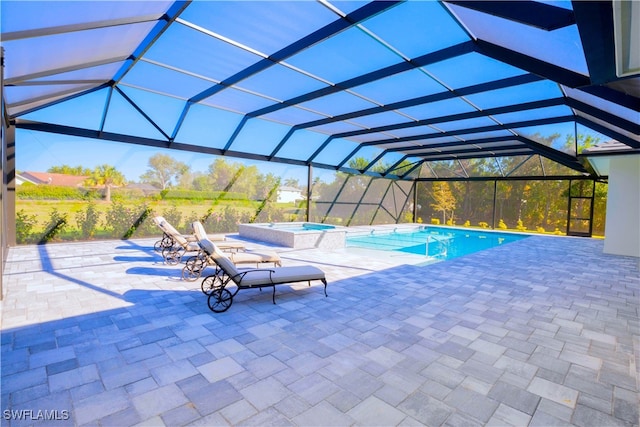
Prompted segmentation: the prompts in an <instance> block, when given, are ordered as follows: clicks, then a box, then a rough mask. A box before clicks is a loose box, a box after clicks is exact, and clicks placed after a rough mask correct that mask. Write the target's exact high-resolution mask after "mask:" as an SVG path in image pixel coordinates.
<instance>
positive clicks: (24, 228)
mask: <svg viewBox="0 0 640 427" xmlns="http://www.w3.org/2000/svg"><path fill="white" fill-rule="evenodd" d="M37 224H38V222H37V221H36V216H35V215H27V213H26V212H25V210H24V209H20V210H19V211H18V212H16V242H17V243H30V242H32V237H31V231H32V230H33V227H35V226H36V225H37Z"/></svg>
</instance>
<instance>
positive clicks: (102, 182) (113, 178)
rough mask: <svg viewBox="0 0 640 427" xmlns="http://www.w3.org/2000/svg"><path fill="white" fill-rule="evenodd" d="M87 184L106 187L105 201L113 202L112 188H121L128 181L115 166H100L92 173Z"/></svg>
mask: <svg viewBox="0 0 640 427" xmlns="http://www.w3.org/2000/svg"><path fill="white" fill-rule="evenodd" d="M86 183H87V184H88V185H96V186H104V188H105V189H106V196H105V200H106V201H107V202H110V201H111V187H113V186H120V185H124V184H125V183H126V179H125V178H124V175H122V173H121V172H119V171H118V170H117V169H116V168H115V167H114V166H111V165H106V164H105V165H100V166H96V168H95V169H94V170H93V171H92V172H91V176H90V177H89V178H87V180H86Z"/></svg>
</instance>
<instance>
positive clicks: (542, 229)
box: [536, 226, 546, 233]
mask: <svg viewBox="0 0 640 427" xmlns="http://www.w3.org/2000/svg"><path fill="white" fill-rule="evenodd" d="M536 231H537V232H538V233H546V230H545V229H544V227H540V226H538V227H536Z"/></svg>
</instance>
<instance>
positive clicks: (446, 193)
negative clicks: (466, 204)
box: [431, 181, 456, 223]
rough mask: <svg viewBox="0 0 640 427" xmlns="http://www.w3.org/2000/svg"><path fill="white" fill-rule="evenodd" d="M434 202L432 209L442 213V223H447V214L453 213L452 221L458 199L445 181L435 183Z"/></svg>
mask: <svg viewBox="0 0 640 427" xmlns="http://www.w3.org/2000/svg"><path fill="white" fill-rule="evenodd" d="M433 200H434V203H432V204H431V207H432V208H433V209H434V210H436V211H441V212H442V222H443V223H446V222H447V212H448V211H451V216H450V219H452V220H453V212H454V210H455V208H456V199H455V197H454V196H453V193H451V188H449V183H448V182H445V181H440V182H434V183H433Z"/></svg>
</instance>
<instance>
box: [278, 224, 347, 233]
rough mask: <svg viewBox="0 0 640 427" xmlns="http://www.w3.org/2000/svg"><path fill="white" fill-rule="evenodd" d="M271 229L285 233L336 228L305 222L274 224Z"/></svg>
mask: <svg viewBox="0 0 640 427" xmlns="http://www.w3.org/2000/svg"><path fill="white" fill-rule="evenodd" d="M270 228H274V229H276V230H284V231H293V232H296V231H318V230H333V229H335V228H336V227H335V226H334V225H324V224H315V223H311V222H305V223H302V224H292V225H289V224H286V223H284V224H282V223H278V224H273V225H271V226H270Z"/></svg>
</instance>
